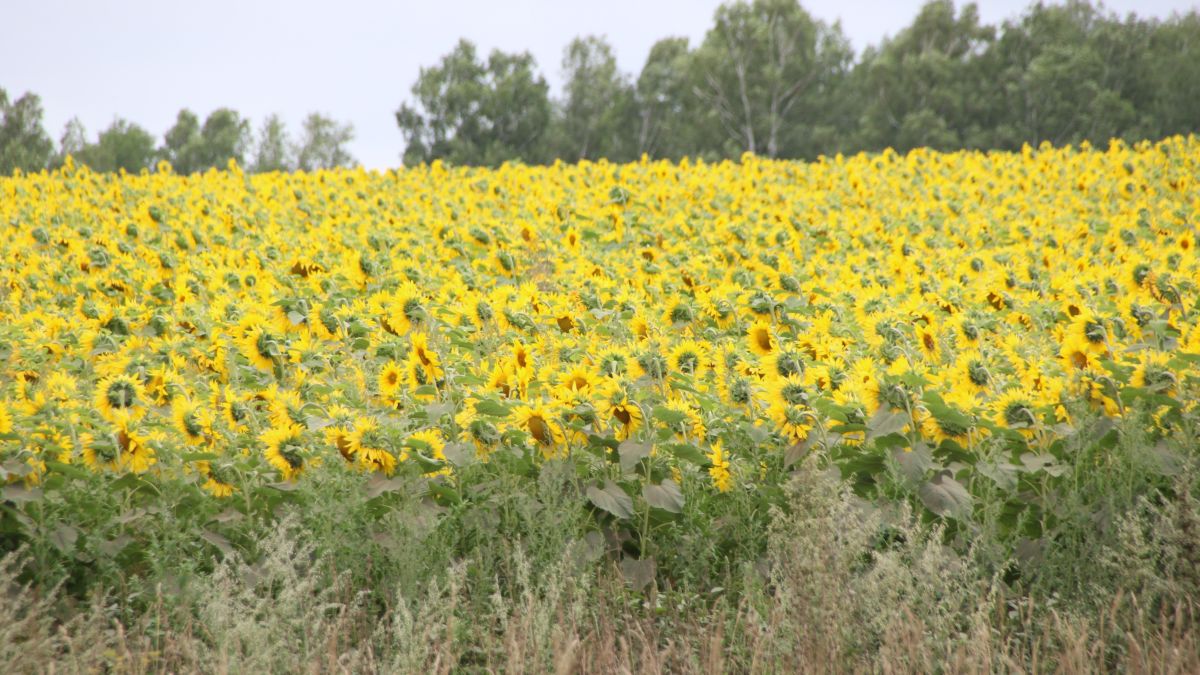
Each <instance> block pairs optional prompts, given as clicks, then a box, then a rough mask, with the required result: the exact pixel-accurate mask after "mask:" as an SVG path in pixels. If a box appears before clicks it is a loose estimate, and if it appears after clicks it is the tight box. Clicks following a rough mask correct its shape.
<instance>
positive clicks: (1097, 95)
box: [988, 0, 1137, 149]
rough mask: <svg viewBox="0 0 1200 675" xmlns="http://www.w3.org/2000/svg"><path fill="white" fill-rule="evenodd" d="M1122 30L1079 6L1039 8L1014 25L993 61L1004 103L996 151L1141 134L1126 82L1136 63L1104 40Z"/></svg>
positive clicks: (999, 104)
mask: <svg viewBox="0 0 1200 675" xmlns="http://www.w3.org/2000/svg"><path fill="white" fill-rule="evenodd" d="M1114 23H1117V22H1116V20H1115V19H1114V18H1113V17H1111V16H1109V15H1105V14H1102V13H1101V12H1100V11H1099V10H1098V9H1097V8H1096V7H1093V6H1092V5H1091V4H1089V3H1087V2H1081V1H1079V0H1072V1H1071V2H1068V3H1067V4H1064V5H1053V6H1046V5H1041V4H1036V5H1033V6H1032V7H1030V8H1029V10H1028V11H1027V12H1026V13H1025V14H1024V15H1023V16H1022V17H1021V18H1020V19H1019V20H1017V21H1010V22H1006V23H1005V25H1004V29H1003V31H1002V34H1001V36H1000V38H999V39H998V40H997V41H996V43H995V46H994V49H993V50H992V53H991V54H990V57H991V59H992V60H993V63H992V68H993V71H994V72H995V79H994V80H993V81H994V82H995V87H996V89H995V91H996V92H997V94H998V95H999V96H998V98H997V99H996V100H993V101H990V102H989V107H990V108H991V109H992V110H995V111H997V112H998V113H1000V115H999V118H998V119H996V120H995V121H994V123H993V124H992V125H991V126H992V127H993V128H994V129H995V131H994V133H993V136H992V138H991V139H990V142H989V143H988V145H990V146H993V147H999V148H1007V149H1013V148H1016V147H1019V146H1020V145H1021V144H1022V143H1026V142H1027V143H1031V144H1034V145H1036V144H1038V143H1040V142H1042V141H1049V142H1051V143H1054V144H1056V145H1063V144H1067V143H1078V142H1080V141H1082V140H1085V139H1089V140H1092V141H1093V142H1096V141H1107V140H1108V139H1109V138H1111V137H1112V136H1119V135H1122V132H1123V131H1125V130H1127V129H1130V128H1131V127H1133V126H1134V125H1135V124H1136V122H1137V110H1136V107H1135V105H1134V102H1133V101H1130V100H1128V99H1127V98H1125V96H1123V95H1122V92H1121V90H1120V84H1121V83H1120V78H1119V75H1118V74H1119V73H1120V71H1121V70H1122V69H1125V68H1128V67H1129V65H1130V64H1129V62H1128V61H1126V62H1125V63H1122V62H1120V59H1118V58H1117V57H1118V56H1119V55H1118V53H1117V52H1116V51H1113V50H1112V49H1110V48H1111V47H1113V46H1114V45H1113V44H1112V43H1111V42H1110V43H1108V44H1106V43H1105V41H1104V40H1102V39H1101V35H1102V34H1104V33H1109V34H1111V32H1112V31H1113V30H1119V29H1117V28H1115V27H1114Z"/></svg>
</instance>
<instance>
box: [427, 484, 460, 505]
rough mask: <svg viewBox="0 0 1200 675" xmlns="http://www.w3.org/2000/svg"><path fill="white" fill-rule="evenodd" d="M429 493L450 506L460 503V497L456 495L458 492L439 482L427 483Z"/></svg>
mask: <svg viewBox="0 0 1200 675" xmlns="http://www.w3.org/2000/svg"><path fill="white" fill-rule="evenodd" d="M429 492H430V493H431V494H433V495H434V496H435V497H438V498H440V499H442V500H443V501H446V502H449V503H451V504H461V503H462V495H460V494H459V493H458V490H455V489H454V488H453V487H451V486H449V485H447V484H445V483H443V482H442V481H440V480H431V481H429Z"/></svg>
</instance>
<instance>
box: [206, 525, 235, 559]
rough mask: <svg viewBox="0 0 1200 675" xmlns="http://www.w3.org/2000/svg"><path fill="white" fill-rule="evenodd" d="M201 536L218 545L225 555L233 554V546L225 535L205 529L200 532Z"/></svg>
mask: <svg viewBox="0 0 1200 675" xmlns="http://www.w3.org/2000/svg"><path fill="white" fill-rule="evenodd" d="M200 538H201V539H203V540H204V541H207V542H208V543H210V544H212V545H213V546H216V547H217V549H218V550H219V551H221V553H222V554H224V555H225V556H231V555H233V546H232V545H231V544H230V543H229V540H228V539H226V538H225V536H224V535H220V534H217V533H216V532H213V531H211V530H205V531H203V532H201V533H200Z"/></svg>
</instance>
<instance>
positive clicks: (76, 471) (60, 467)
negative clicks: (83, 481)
mask: <svg viewBox="0 0 1200 675" xmlns="http://www.w3.org/2000/svg"><path fill="white" fill-rule="evenodd" d="M46 468H47V469H48V470H50V471H53V472H55V473H61V474H63V475H64V476H70V477H71V478H87V477H88V476H89V475H91V474H89V473H88V472H87V471H85V470H83V469H81V468H79V467H77V466H72V465H70V464H64V463H62V462H55V461H50V460H47V461H46Z"/></svg>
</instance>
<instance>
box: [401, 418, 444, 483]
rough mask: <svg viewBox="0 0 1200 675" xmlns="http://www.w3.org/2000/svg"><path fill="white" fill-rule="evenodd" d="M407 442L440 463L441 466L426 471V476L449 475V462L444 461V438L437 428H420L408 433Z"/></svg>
mask: <svg viewBox="0 0 1200 675" xmlns="http://www.w3.org/2000/svg"><path fill="white" fill-rule="evenodd" d="M408 443H409V445H410V446H412V447H414V448H417V449H418V450H419V451H420V452H421V453H422V454H423V455H425V456H426V457H428V458H429V459H433V460H436V461H438V462H441V463H442V468H440V469H438V470H436V471H431V472H429V473H426V474H425V476H426V477H430V478H431V477H433V476H448V475H450V464H449V462H447V461H446V453H445V449H446V438H445V436H443V435H442V432H441V431H440V430H438V429H422V430H421V431H417V432H414V433H412V434H410V435H409V437H408Z"/></svg>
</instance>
